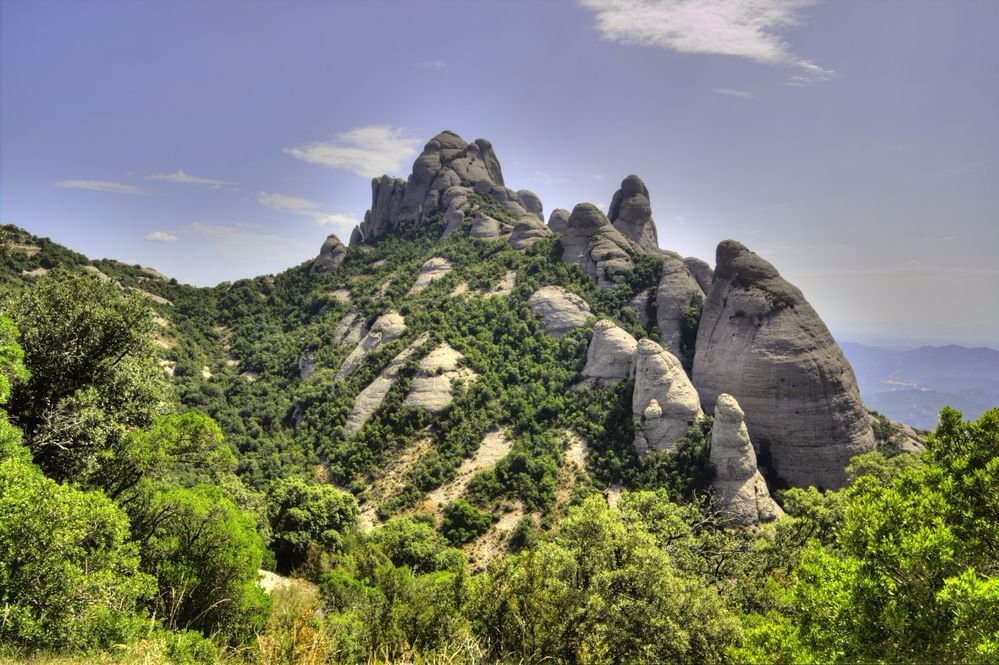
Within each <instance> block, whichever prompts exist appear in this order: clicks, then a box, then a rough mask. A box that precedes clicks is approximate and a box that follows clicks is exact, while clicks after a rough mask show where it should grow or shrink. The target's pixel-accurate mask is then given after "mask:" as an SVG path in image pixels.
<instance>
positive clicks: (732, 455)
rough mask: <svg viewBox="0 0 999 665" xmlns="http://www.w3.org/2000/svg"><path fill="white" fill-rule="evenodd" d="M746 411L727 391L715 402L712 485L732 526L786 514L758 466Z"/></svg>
mask: <svg viewBox="0 0 999 665" xmlns="http://www.w3.org/2000/svg"><path fill="white" fill-rule="evenodd" d="M744 417H745V414H744V413H743V411H742V409H741V408H739V403H738V402H737V401H736V400H735V398H734V397H732V396H731V395H728V394H726V393H722V394H721V395H719V396H718V399H717V401H716V403H715V421H714V424H713V425H712V427H711V447H710V453H709V458H710V460H711V464H712V465H713V466H714V468H715V477H714V480H712V482H711V486H712V487H713V488H714V491H715V506H716V508H718V511H719V512H720V513H721V515H722V517H723V518H724V519H725V520H726V521H727V522H728V523H729V524H731V525H732V526H750V525H753V524H759V523H760V522H769V521H772V520H775V519H777V518H778V517H780V516H781V515H783V514H784V511H782V510H781V509H780V506H778V505H777V504H776V503H775V502H774V500H773V499H772V498H770V492H769V490H767V483H766V481H765V480H763V476H762V475H761V474H760V470H759V469H758V468H757V466H756V452H755V451H754V450H753V444H752V443H751V442H750V440H749V432H748V431H747V430H746V423H745V422H744V420H743V419H744Z"/></svg>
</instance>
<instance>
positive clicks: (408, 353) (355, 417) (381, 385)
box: [345, 326, 427, 436]
mask: <svg viewBox="0 0 999 665" xmlns="http://www.w3.org/2000/svg"><path fill="white" fill-rule="evenodd" d="M372 330H374V326H372ZM426 341H427V334H426V333H424V334H423V335H420V336H419V337H417V338H416V339H415V340H413V341H412V342H410V344H409V346H407V347H406V348H405V349H403V350H402V351H400V352H399V353H398V354H397V355H396V356H395V358H393V359H392V360H391V361H389V364H388V365H387V366H386V367H385V369H383V370H382V371H381V373H380V374H379V375H378V376H376V377H375V380H374V381H372V382H371V383H369V384H368V385H367V386H366V387H365V388H364V390H362V391H361V392H360V393H358V395H357V397H356V398H355V399H354V406H353V408H351V410H350V413H349V414H347V424H346V426H345V429H346V430H347V435H348V436H351V435H354V434H356V433H357V432H358V430H360V429H361V428H362V427H364V425H365V424H367V422H368V421H369V420H371V416H372V415H374V413H375V411H377V410H378V407H379V406H381V405H382V402H384V401H385V396H386V395H388V392H389V390H390V389H391V388H392V382H393V381H395V377H396V376H397V375H398V374H399V370H401V369H402V368H403V366H405V364H406V363H407V362H409V359H410V358H412V357H413V354H415V353H416V351H417V349H419V347H421V346H422V345H423V344H425V343H426Z"/></svg>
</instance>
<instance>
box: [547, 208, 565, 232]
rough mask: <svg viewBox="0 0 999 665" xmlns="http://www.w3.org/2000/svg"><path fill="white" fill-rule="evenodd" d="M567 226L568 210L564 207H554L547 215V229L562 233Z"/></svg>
mask: <svg viewBox="0 0 999 665" xmlns="http://www.w3.org/2000/svg"><path fill="white" fill-rule="evenodd" d="M567 228H569V211H568V210H566V209H565V208H555V209H554V210H552V214H551V216H549V217H548V230H549V231H551V232H552V233H554V234H556V235H562V234H563V233H565V230H566V229H567Z"/></svg>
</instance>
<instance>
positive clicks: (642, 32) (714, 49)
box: [579, 0, 833, 85]
mask: <svg viewBox="0 0 999 665" xmlns="http://www.w3.org/2000/svg"><path fill="white" fill-rule="evenodd" d="M817 1H818V0H579V3H580V4H581V5H582V6H583V7H585V8H587V9H590V10H593V11H595V12H596V27H597V30H598V31H599V33H600V35H601V37H603V38H604V39H607V40H609V41H614V42H620V43H623V44H634V45H637V46H658V47H660V48H665V49H669V50H672V51H677V52H679V53H701V54H714V55H731V56H736V57H740V58H748V59H749V60H753V61H755V62H760V63H764V64H769V65H786V66H791V67H795V68H796V69H797V74H795V75H794V76H792V77H791V80H790V81H789V83H790V84H792V85H803V84H805V83H810V82H815V81H819V80H825V79H828V78H830V77H831V76H832V75H833V72H832V71H831V70H828V69H824V68H822V67H820V66H818V65H816V64H815V63H813V62H810V61H808V60H806V59H804V58H801V57H799V56H797V55H795V54H793V53H792V52H791V51H790V50H789V47H788V44H787V42H786V41H785V40H784V39H783V38H781V36H780V33H781V31H783V30H785V29H787V28H789V27H791V26H794V25H796V24H797V23H798V22H799V13H800V10H802V9H803V8H805V7H808V6H811V5H814V4H816V2H817Z"/></svg>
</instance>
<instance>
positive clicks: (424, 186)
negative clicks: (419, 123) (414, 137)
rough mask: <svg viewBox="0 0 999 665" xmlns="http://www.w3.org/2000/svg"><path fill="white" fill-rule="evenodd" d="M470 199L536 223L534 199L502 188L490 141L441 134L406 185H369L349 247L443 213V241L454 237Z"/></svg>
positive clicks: (393, 181) (382, 181)
mask: <svg viewBox="0 0 999 665" xmlns="http://www.w3.org/2000/svg"><path fill="white" fill-rule="evenodd" d="M473 194H478V195H481V196H488V197H490V198H492V199H493V200H494V201H496V203H497V204H499V206H500V207H501V208H502V209H503V210H505V211H506V212H508V213H509V214H510V215H511V216H513V217H514V218H515V219H516V218H519V217H521V216H522V215H526V214H531V215H535V216H538V218H539V219H540V218H541V217H540V215H541V211H542V206H541V201H540V200H539V199H538V197H537V195H535V194H534V193H533V192H529V191H527V190H521V191H520V192H515V191H513V190H512V189H509V188H507V187H506V186H505V184H504V182H503V171H502V169H501V168H500V164H499V160H498V159H497V158H496V153H495V151H494V150H493V146H492V144H491V143H490V142H489V141H487V140H485V139H476V140H475V141H472V142H471V143H466V142H465V141H464V140H463V139H462V138H461V137H460V136H458V135H457V134H455V133H454V132H449V131H444V132H441V133H440V134H438V135H437V136H435V137H434V138H432V139H430V141H428V142H427V144H426V146H424V148H423V152H422V153H421V154H420V156H419V157H417V158H416V161H415V162H414V163H413V170H412V173H411V174H410V176H409V179H408V180H406V181H402V180H399V179H398V178H391V177H389V176H382V177H381V178H377V179H375V180H374V181H373V182H372V184H371V209H370V210H368V212H367V213H366V214H365V215H364V221H363V222H362V223H361V224H360V225H359V226H357V227H356V228H355V229H354V232H353V233H352V234H351V236H350V244H351V245H357V244H361V243H366V242H371V241H373V240H375V239H377V238H380V237H381V236H383V235H385V234H387V233H390V232H392V231H394V230H395V229H397V228H398V227H399V225H400V224H404V223H416V224H417V225H419V224H423V223H425V222H426V221H427V220H428V219H429V218H430V217H431V215H432V214H433V213H435V212H437V211H442V212H443V213H444V219H445V222H446V224H447V226H446V228H445V231H444V235H449V234H451V233H454V232H455V231H456V230H457V229H459V228H461V225H462V222H463V221H464V219H465V217H466V216H467V215H468V214H469V209H468V208H469V197H470V196H472V195H473ZM507 232H509V231H507Z"/></svg>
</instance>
